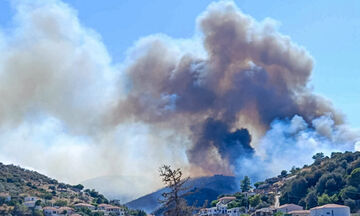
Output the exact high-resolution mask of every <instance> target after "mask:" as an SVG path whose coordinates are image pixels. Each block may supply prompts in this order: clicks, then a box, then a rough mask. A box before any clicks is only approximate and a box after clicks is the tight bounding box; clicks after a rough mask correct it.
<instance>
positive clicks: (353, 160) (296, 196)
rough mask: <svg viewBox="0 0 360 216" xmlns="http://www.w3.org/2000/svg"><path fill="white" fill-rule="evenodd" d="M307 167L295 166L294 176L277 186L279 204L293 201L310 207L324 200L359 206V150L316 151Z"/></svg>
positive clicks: (353, 206) (353, 208)
mask: <svg viewBox="0 0 360 216" xmlns="http://www.w3.org/2000/svg"><path fill="white" fill-rule="evenodd" d="M313 159H314V163H313V164H312V165H311V166H306V165H305V166H304V167H303V168H302V169H296V170H295V172H294V173H293V174H289V175H294V174H296V175H295V176H296V177H294V178H292V179H291V180H289V181H286V183H285V184H284V186H283V187H282V189H281V197H280V203H281V204H285V203H295V204H299V205H301V206H303V207H304V208H306V209H310V208H312V207H314V206H317V205H323V204H327V203H337V204H344V205H347V206H349V207H350V208H351V211H352V212H355V211H357V210H359V209H360V152H355V153H352V152H345V153H332V154H331V156H330V157H324V154H322V153H318V154H316V155H314V157H313Z"/></svg>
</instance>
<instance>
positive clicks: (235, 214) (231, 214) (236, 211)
mask: <svg viewBox="0 0 360 216" xmlns="http://www.w3.org/2000/svg"><path fill="white" fill-rule="evenodd" d="M243 213H245V212H244V211H243V208H239V207H237V208H231V209H228V210H227V215H228V216H240V215H242V214H243Z"/></svg>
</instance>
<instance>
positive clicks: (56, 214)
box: [43, 207, 74, 216]
mask: <svg viewBox="0 0 360 216" xmlns="http://www.w3.org/2000/svg"><path fill="white" fill-rule="evenodd" d="M43 212H44V215H45V216H66V215H72V213H74V209H72V208H70V207H60V208H55V207H44V208H43Z"/></svg>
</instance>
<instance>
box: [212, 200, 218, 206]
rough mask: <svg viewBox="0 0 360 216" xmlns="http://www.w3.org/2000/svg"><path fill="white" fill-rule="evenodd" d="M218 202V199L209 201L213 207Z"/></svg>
mask: <svg viewBox="0 0 360 216" xmlns="http://www.w3.org/2000/svg"><path fill="white" fill-rule="evenodd" d="M218 202H219V201H218V200H213V201H211V203H210V205H211V207H215V206H216V204H217V203H218Z"/></svg>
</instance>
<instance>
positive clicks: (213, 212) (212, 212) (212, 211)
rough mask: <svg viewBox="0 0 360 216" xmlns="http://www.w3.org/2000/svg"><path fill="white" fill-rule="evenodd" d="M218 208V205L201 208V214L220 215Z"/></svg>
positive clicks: (205, 215) (204, 215)
mask: <svg viewBox="0 0 360 216" xmlns="http://www.w3.org/2000/svg"><path fill="white" fill-rule="evenodd" d="M218 214H219V212H218V209H217V207H212V208H204V209H201V210H200V215H201V216H212V215H218Z"/></svg>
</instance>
